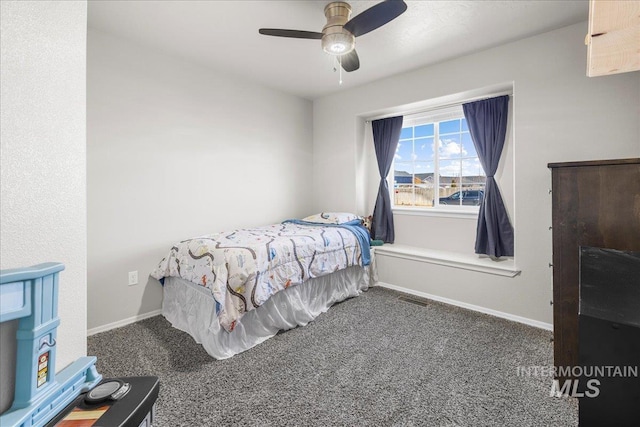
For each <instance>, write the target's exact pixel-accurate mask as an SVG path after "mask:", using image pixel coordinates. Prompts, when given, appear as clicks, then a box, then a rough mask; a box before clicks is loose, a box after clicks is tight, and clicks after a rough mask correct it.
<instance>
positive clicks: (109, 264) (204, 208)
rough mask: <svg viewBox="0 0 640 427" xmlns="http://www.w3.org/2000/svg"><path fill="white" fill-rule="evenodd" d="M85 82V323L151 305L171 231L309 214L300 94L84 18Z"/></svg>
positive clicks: (305, 105) (308, 116)
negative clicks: (154, 47) (155, 273)
mask: <svg viewBox="0 0 640 427" xmlns="http://www.w3.org/2000/svg"><path fill="white" fill-rule="evenodd" d="M87 87H88V89H87V92H88V94H87V95H88V97H87V116H88V121H87V123H88V124H87V126H88V129H87V131H88V132H87V135H88V136H87V145H88V228H89V230H88V236H89V249H88V266H89V270H88V273H89V297H88V324H89V328H90V329H91V328H100V327H103V326H105V325H109V324H112V323H114V322H119V321H122V320H125V319H129V318H131V317H134V316H138V315H144V314H145V313H149V312H153V311H154V310H157V309H159V308H160V304H161V298H162V292H161V286H160V285H159V284H158V282H157V281H155V280H154V279H150V278H149V277H148V276H149V273H150V271H151V270H152V269H153V268H154V267H155V266H156V265H157V263H158V262H159V261H160V260H161V258H162V257H163V256H165V255H166V254H167V253H168V251H169V249H170V248H171V246H172V245H173V244H174V243H176V242H177V241H180V240H183V239H186V238H190V237H194V236H198V235H202V234H206V233H212V232H215V231H222V230H227V229H233V228H238V227H247V226H259V225H266V224H270V223H276V222H279V221H282V220H284V219H287V218H292V217H301V216H306V215H308V214H310V213H312V212H311V207H312V205H311V200H312V194H311V192H310V190H311V181H312V174H311V169H312V154H313V153H312V150H313V145H312V104H311V102H310V101H308V100H303V99H301V98H297V97H294V96H290V95H286V94H283V93H281V92H278V91H275V90H272V89H267V88H265V87H263V86H260V85H257V84H254V83H252V82H248V81H244V80H240V79H238V78H236V77H234V76H232V75H226V74H222V73H218V72H215V71H213V70H210V69H205V68H201V67H200V66H197V65H192V64H189V63H186V62H183V60H181V59H178V58H174V57H170V56H166V55H164V54H161V53H155V52H153V51H151V50H149V49H147V48H145V47H141V46H137V45H134V44H132V43H130V42H128V41H125V40H122V39H119V38H116V37H114V36H111V35H108V34H105V33H101V32H98V31H95V30H92V29H90V30H89V37H88V81H87ZM134 270H137V271H138V273H139V278H140V284H139V285H137V286H132V287H129V286H128V285H127V279H128V274H127V273H128V272H129V271H134Z"/></svg>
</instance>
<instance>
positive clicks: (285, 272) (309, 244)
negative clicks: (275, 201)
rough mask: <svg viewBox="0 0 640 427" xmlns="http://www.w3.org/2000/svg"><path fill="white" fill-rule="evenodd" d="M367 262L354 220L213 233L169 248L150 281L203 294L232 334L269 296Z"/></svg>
mask: <svg viewBox="0 0 640 427" xmlns="http://www.w3.org/2000/svg"><path fill="white" fill-rule="evenodd" d="M368 263H369V234H368V232H367V230H366V229H365V228H364V227H362V226H360V225H359V223H358V222H357V221H353V222H351V223H347V224H343V225H326V224H323V225H318V224H311V223H305V222H303V221H298V220H290V221H285V222H284V223H282V224H277V225H270V226H265V227H259V228H253V229H242V230H235V231H231V232H222V233H215V234H210V235H206V236H201V237H197V238H194V239H189V240H185V241H182V242H180V243H178V244H177V245H175V246H174V247H173V248H171V251H170V252H169V254H168V255H167V256H166V257H165V258H163V259H162V261H161V262H160V264H159V265H158V267H157V268H156V269H155V270H154V271H153V272H152V273H151V276H152V277H154V278H156V279H158V280H160V282H161V283H162V282H163V279H164V278H165V277H168V276H174V277H181V278H183V279H185V280H188V281H190V282H193V283H195V284H197V285H200V286H203V287H206V288H207V289H209V290H210V291H211V293H212V295H213V298H214V299H215V301H216V312H217V315H218V319H219V321H220V324H221V325H222V326H223V327H224V328H225V329H226V330H227V331H232V330H233V328H234V327H235V324H236V321H237V320H238V319H239V318H240V317H241V316H242V315H243V314H244V313H246V312H247V311H249V310H253V309H255V308H256V307H259V306H260V305H261V304H263V303H264V302H265V301H266V300H267V299H268V298H269V297H270V296H271V295H273V294H275V293H276V292H278V291H280V290H283V289H286V288H287V287H289V286H293V285H297V284H300V283H303V282H304V281H306V280H307V279H309V278H312V277H319V276H323V275H325V274H329V273H332V272H334V271H337V270H341V269H344V268H347V267H351V266H354V265H363V266H364V265H368Z"/></svg>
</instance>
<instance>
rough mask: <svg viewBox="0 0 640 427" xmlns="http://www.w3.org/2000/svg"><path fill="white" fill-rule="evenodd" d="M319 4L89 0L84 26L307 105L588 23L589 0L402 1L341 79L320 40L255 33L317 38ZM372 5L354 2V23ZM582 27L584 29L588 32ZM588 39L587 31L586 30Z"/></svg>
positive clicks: (362, 41)
mask: <svg viewBox="0 0 640 427" xmlns="http://www.w3.org/2000/svg"><path fill="white" fill-rule="evenodd" d="M327 3H329V0H325V1H302V0H299V1H293V0H290V1H267V0H263V1H246V0H240V1H238V0H236V1H218V0H210V1H187V0H173V1H144V0H143V1H96V0H90V1H89V23H88V25H89V27H90V28H94V29H97V30H101V31H104V32H108V33H112V34H115V35H118V36H121V37H124V38H126V39H130V40H132V41H135V42H138V43H140V44H142V45H145V46H149V47H152V48H155V49H159V50H162V51H164V52H166V53H170V54H172V55H177V56H180V57H183V58H185V59H187V60H190V61H193V62H197V63H199V64H201V65H204V66H207V67H210V68H211V69H214V70H218V71H223V72H226V73H230V74H233V75H239V76H243V77H245V78H248V79H251V80H253V81H257V82H260V83H263V84H265V85H268V86H270V87H273V88H277V89H280V90H283V91H286V92H288V93H291V94H294V95H298V96H301V97H305V98H309V99H314V98H318V97H321V96H324V95H327V94H329V93H333V92H336V91H339V90H343V89H344V88H349V87H353V86H357V85H361V84H364V83H368V82H371V81H373V80H377V79H380V78H383V77H387V76H390V75H393V74H398V73H402V72H405V71H409V70H413V69H416V68H420V67H424V66H426V65H429V64H433V63H437V62H441V61H444V60H447V59H451V58H454V57H458V56H461V55H466V54H469V53H472V52H475V51H478V50H483V49H487V48H490V47H493V46H497V45H500V44H503V43H506V42H509V41H513V40H517V39H521V38H524V37H528V36H531V35H534V34H539V33H543V32H546V31H550V30H553V29H556V28H560V27H564V26H567V25H570V24H574V23H577V22H581V21H586V20H587V17H588V11H589V2H588V0H564V1H553V0H535V1H529V0H510V1H488V0H450V1H434V0H422V1H407V2H406V3H407V4H408V9H407V11H406V12H405V13H404V14H403V15H401V16H400V17H398V18H397V19H395V20H393V21H391V22H390V23H388V24H387V25H385V26H383V27H381V28H379V29H377V30H375V31H373V32H371V33H369V34H365V35H363V36H361V37H358V38H357V39H356V50H357V52H358V56H359V57H360V69H359V70H357V71H354V72H352V73H343V84H342V86H340V85H339V84H338V80H339V76H338V72H337V71H336V72H334V70H333V69H334V60H333V58H332V57H331V56H329V55H327V54H326V53H324V52H323V51H322V49H321V47H320V41H319V40H301V39H289V38H281V37H268V36H263V35H260V34H258V28H262V27H265V28H284V29H295V30H307V31H317V32H321V31H322V27H323V25H324V24H325V23H326V20H325V17H324V13H323V9H324V6H325V5H326V4H327ZM376 3H378V1H351V2H350V4H351V6H352V9H353V14H352V17H353V16H355V15H357V14H358V13H360V12H362V11H364V10H366V9H368V8H369V7H371V6H373V5H375V4H376ZM586 30H587V28H586V26H585V31H586ZM585 34H586V33H585Z"/></svg>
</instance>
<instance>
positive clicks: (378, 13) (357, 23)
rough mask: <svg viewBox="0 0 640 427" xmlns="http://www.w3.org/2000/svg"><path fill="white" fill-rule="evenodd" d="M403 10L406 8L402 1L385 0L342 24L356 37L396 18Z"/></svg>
mask: <svg viewBox="0 0 640 427" xmlns="http://www.w3.org/2000/svg"><path fill="white" fill-rule="evenodd" d="M405 10H407V4H406V3H405V2H404V1H402V0H385V1H383V2H381V3H378V4H377V5H375V6H372V7H370V8H369V9H367V10H365V11H364V12H362V13H360V14H358V15H356V16H354V17H353V18H352V19H351V20H350V21H349V22H347V23H346V24H344V29H345V30H347V31H349V32H350V33H351V34H353V35H354V36H356V37H358V36H361V35H363V34H367V33H368V32H370V31H373V30H375V29H376V28H380V27H382V26H383V25H384V24H386V23H388V22H390V21H392V20H394V19H396V18H397V17H398V16H400V15H402V14H403V13H404V11H405Z"/></svg>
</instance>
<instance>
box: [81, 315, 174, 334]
mask: <svg viewBox="0 0 640 427" xmlns="http://www.w3.org/2000/svg"><path fill="white" fill-rule="evenodd" d="M158 314H162V309H157V310H153V311H150V312H148V313H144V314H139V315H137V316H133V317H129V318H127V319H122V320H118V321H117V322H113V323H109V324H106V325H102V326H98V327H96V328H91V329H88V330H87V336H88V337H90V336H91V335H95V334H99V333H100V332H106V331H110V330H111V329H115V328H120V327H122V326H126V325H129V324H131V323H134V322H137V321H139V320H144V319H148V318H149V317H153V316H157V315H158Z"/></svg>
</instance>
